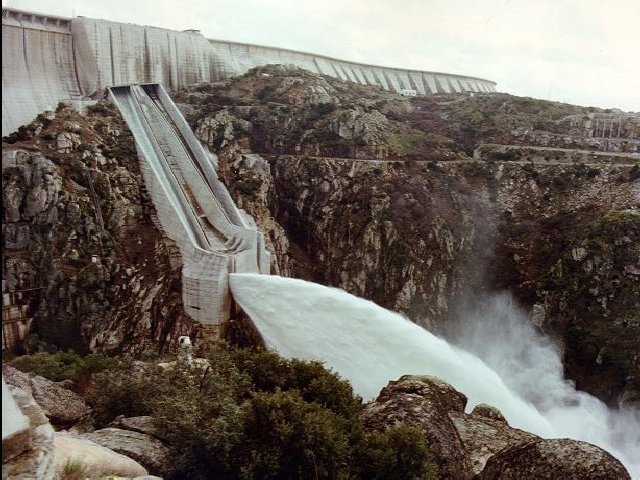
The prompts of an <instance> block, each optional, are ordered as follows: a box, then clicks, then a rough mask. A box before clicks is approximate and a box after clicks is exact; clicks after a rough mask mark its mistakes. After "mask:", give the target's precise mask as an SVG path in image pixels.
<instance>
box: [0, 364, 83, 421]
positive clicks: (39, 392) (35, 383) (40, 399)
mask: <svg viewBox="0 0 640 480" xmlns="http://www.w3.org/2000/svg"><path fill="white" fill-rule="evenodd" d="M2 376H3V377H4V379H5V381H6V382H7V384H8V385H13V386H15V387H19V388H22V389H23V390H25V391H27V392H28V393H29V394H31V395H32V396H33V398H34V400H35V401H36V403H37V404H38V405H40V407H41V408H42V410H43V411H44V414H45V415H46V416H47V418H48V419H49V421H50V422H51V423H52V424H54V425H72V424H74V423H76V422H78V421H79V420H80V419H82V418H84V417H85V416H87V415H89V413H90V412H91V408H89V406H88V405H87V404H86V403H85V401H84V399H83V398H82V397H81V396H80V395H78V394H77V393H74V392H72V391H71V390H68V389H66V388H64V387H63V386H61V385H60V384H58V383H56V382H52V381H51V380H47V379H46V378H44V377H41V376H39V375H34V374H33V373H24V372H21V371H20V370H18V369H16V368H13V367H11V366H9V365H5V364H3V365H2Z"/></svg>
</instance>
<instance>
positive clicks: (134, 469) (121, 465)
mask: <svg viewBox="0 0 640 480" xmlns="http://www.w3.org/2000/svg"><path fill="white" fill-rule="evenodd" d="M53 443H54V446H55V455H56V459H57V461H58V465H60V468H61V469H64V466H65V465H78V466H80V467H81V468H82V469H83V473H84V476H85V477H89V478H93V477H100V476H101V475H104V474H110V475H119V476H123V477H138V476H141V475H147V473H148V472H147V471H146V470H145V468H144V467H143V466H142V465H140V464H139V463H138V462H136V461H135V460H133V459H131V458H129V457H126V456H125V455H121V454H120V453H116V452H114V451H113V450H110V449H108V448H106V447H103V446H102V445H98V444H97V443H94V442H92V441H90V440H88V439H86V438H79V437H74V436H71V435H68V434H63V433H56V434H55V435H54V438H53Z"/></svg>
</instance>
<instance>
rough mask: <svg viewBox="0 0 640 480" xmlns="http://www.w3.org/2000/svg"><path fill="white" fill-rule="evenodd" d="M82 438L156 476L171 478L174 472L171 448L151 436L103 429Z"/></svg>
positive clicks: (81, 436) (128, 431) (115, 429)
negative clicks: (120, 455) (129, 459)
mask: <svg viewBox="0 0 640 480" xmlns="http://www.w3.org/2000/svg"><path fill="white" fill-rule="evenodd" d="M80 438H83V439H86V440H91V441H92V442H94V443H97V444H98V445H102V446H103V447H107V448H109V449H110V450H113V451H114V452H117V453H121V454H123V455H126V456H127V457H129V458H132V459H134V460H135V461H137V462H138V463H140V465H142V466H143V467H145V468H146V469H147V470H148V471H149V473H152V474H154V475H158V476H161V477H171V474H172V472H173V468H172V465H171V457H170V453H169V447H167V446H166V445H165V444H164V443H163V442H161V441H160V440H158V439H157V438H154V437H152V436H151V435H147V434H145V433H139V432H134V431H130V430H122V429H119V428H103V429H101V430H96V431H95V432H91V433H84V434H82V435H80Z"/></svg>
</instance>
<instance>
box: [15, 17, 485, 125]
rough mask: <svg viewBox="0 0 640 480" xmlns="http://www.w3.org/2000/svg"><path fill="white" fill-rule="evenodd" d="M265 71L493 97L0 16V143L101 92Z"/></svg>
mask: <svg viewBox="0 0 640 480" xmlns="http://www.w3.org/2000/svg"><path fill="white" fill-rule="evenodd" d="M267 64H287V65H295V66H298V67H301V68H304V69H307V70H310V71H312V72H315V73H319V74H324V75H329V76H332V77H336V78H340V79H342V80H345V81H351V82H355V83H359V84H363V85H378V86H380V87H381V88H384V89H386V90H390V91H395V92H401V91H403V90H413V91H415V92H416V93H417V94H421V95H431V94H437V93H452V92H493V91H495V87H496V84H495V82H492V81H490V80H484V79H481V78H476V77H470V76H462V75H453V74H447V73H439V72H426V71H418V70H407V69H401V68H388V67H380V66H375V65H366V64H361V63H355V62H349V61H344V60H338V59H335V58H330V57H326V56H322V55H315V54H312V53H304V52H297V51H293V50H287V49H281V48H273V47H265V46H259V45H249V44H244V43H235V42H228V41H221V40H210V39H207V38H205V37H204V36H203V35H202V34H200V33H199V31H197V30H187V31H184V32H180V31H175V30H168V29H163V28H157V27H151V26H141V25H132V24H125V23H117V22H110V21H105V20H97V19H91V18H84V17H76V18H65V17H56V16H52V15H46V14H39V13H32V12H24V11H21V10H16V9H11V8H3V10H2V93H3V95H2V135H3V136H5V135H8V134H9V133H11V132H13V131H15V130H17V128H18V127H20V126H21V125H24V124H26V123H28V122H30V121H31V120H33V118H34V117H35V116H36V115H37V114H38V113H40V112H42V111H43V110H45V109H47V108H55V106H56V105H57V104H58V102H60V101H80V100H82V99H88V98H97V97H101V96H102V94H103V92H104V90H105V88H107V87H111V86H119V85H130V84H134V83H159V84H162V85H163V86H164V87H165V88H167V89H170V90H175V89H178V88H180V87H182V86H184V85H188V84H194V83H201V82H214V81H218V80H223V79H226V78H230V77H234V76H237V75H242V74H243V73H245V72H246V71H248V70H250V69H251V68H254V67H258V66H262V65H267Z"/></svg>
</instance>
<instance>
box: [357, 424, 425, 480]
mask: <svg viewBox="0 0 640 480" xmlns="http://www.w3.org/2000/svg"><path fill="white" fill-rule="evenodd" d="M356 464H357V465H359V466H360V468H361V470H360V472H359V473H360V475H359V476H360V478H366V479H370V480H404V479H421V480H422V479H425V480H426V479H435V478H438V476H437V473H436V469H435V467H434V466H433V465H432V463H431V461H430V454H429V447H428V445H427V442H426V441H425V439H424V437H423V436H422V434H421V433H420V432H419V431H418V430H416V429H415V428H411V427H408V426H406V425H399V426H396V427H394V428H390V429H388V430H385V431H384V432H371V433H369V434H367V435H366V437H365V439H364V441H363V443H362V446H361V447H360V450H359V451H358V454H357V462H356Z"/></svg>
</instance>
